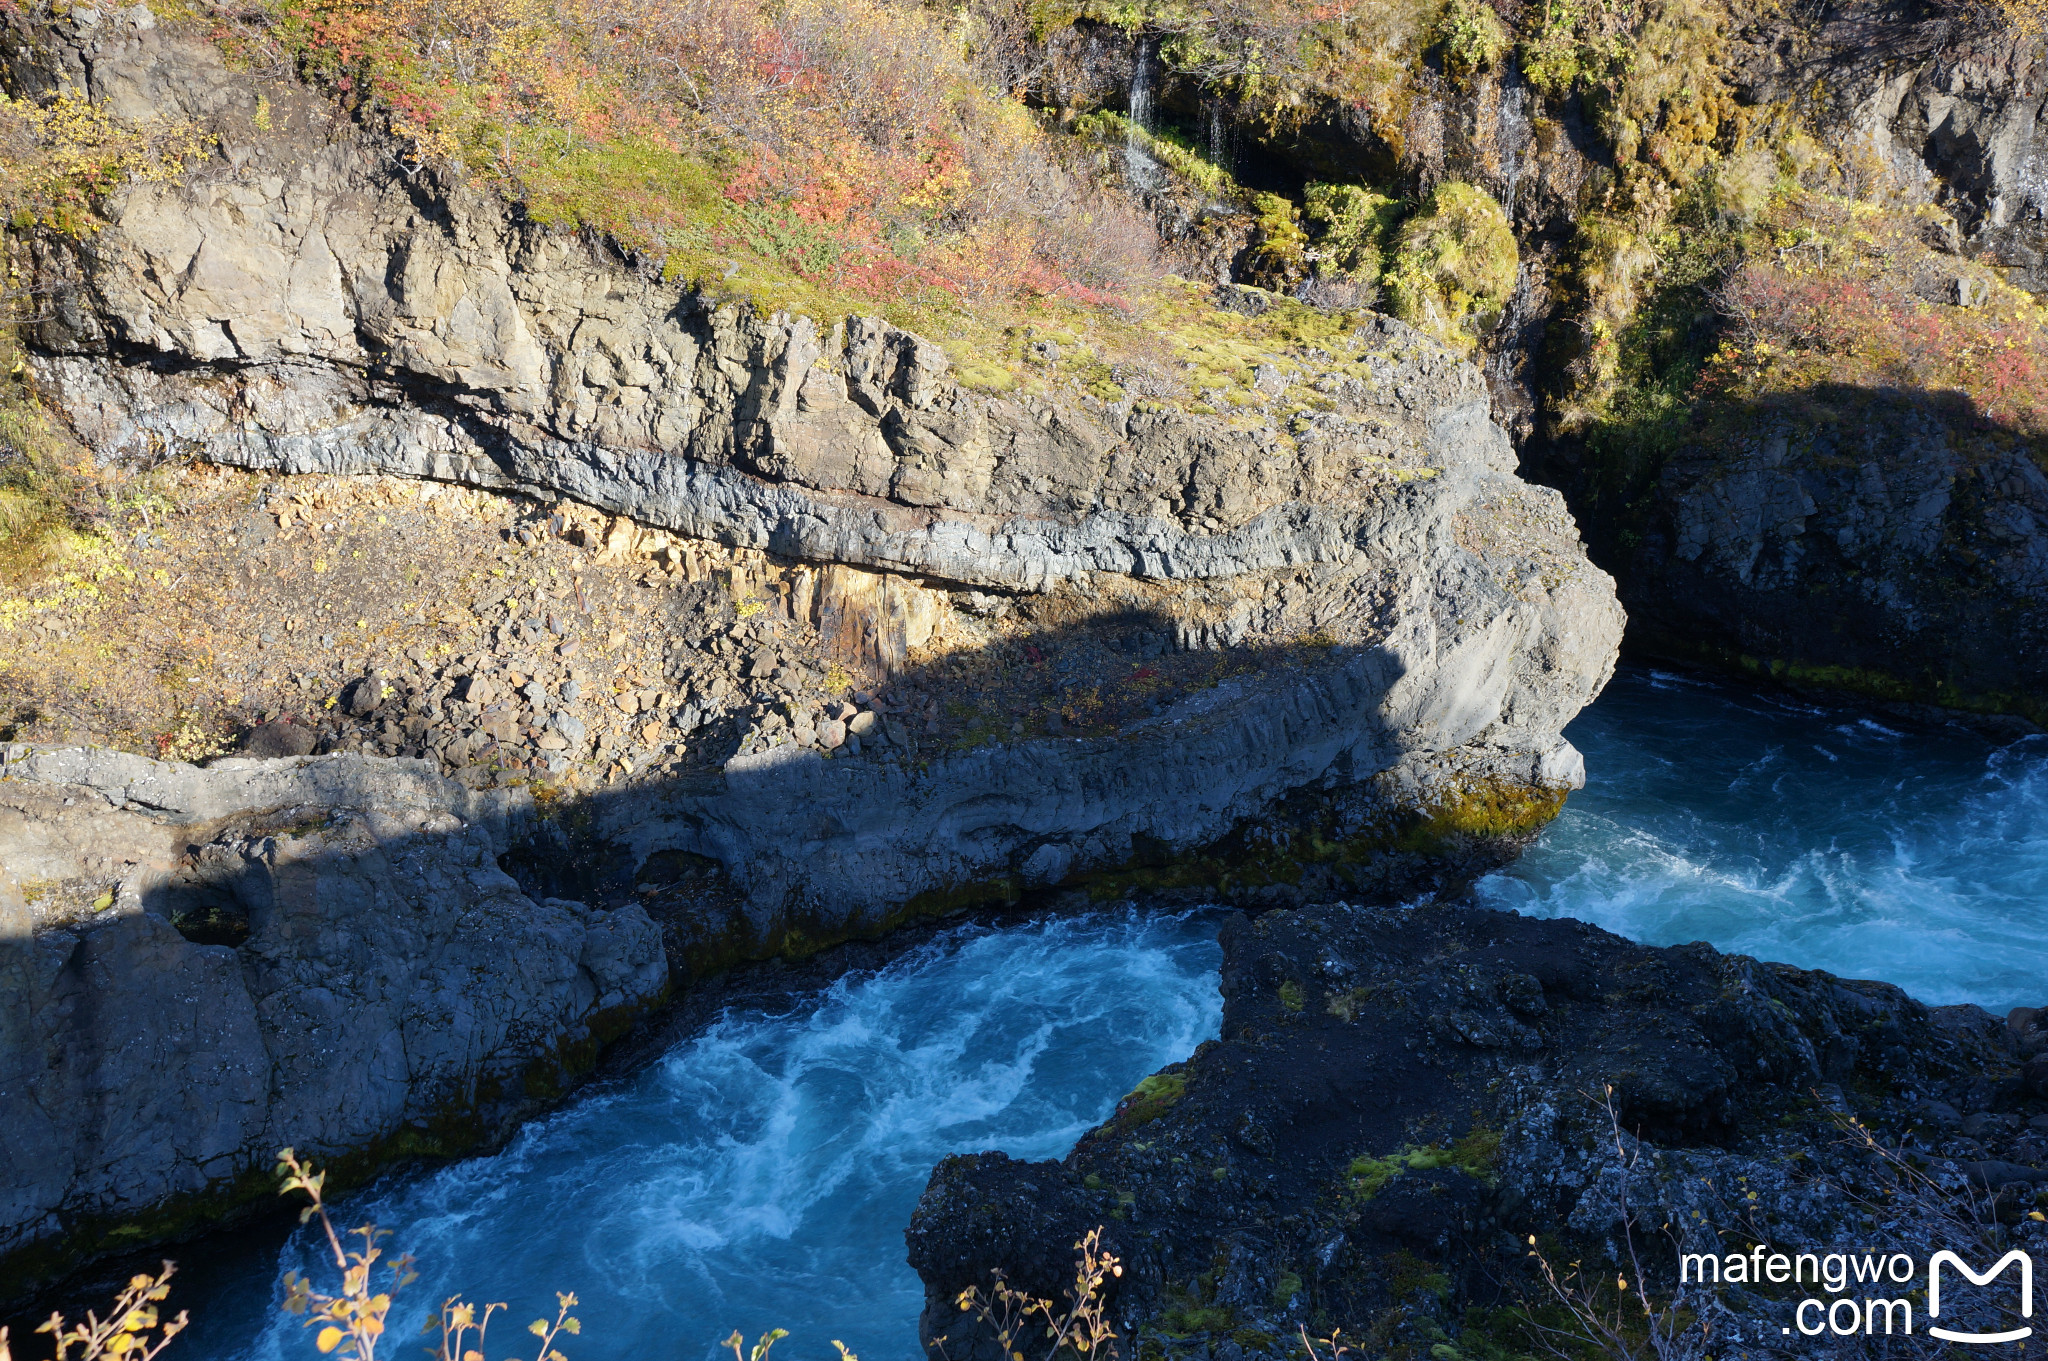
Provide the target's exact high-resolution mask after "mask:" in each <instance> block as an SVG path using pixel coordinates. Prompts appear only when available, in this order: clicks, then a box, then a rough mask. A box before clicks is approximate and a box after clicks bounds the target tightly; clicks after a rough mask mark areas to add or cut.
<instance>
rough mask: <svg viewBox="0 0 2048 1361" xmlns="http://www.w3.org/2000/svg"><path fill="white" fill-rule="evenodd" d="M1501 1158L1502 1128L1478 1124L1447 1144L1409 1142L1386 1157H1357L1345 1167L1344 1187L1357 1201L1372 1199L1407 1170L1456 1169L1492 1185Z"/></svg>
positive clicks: (1346, 1192)
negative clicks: (1496, 1166)
mask: <svg viewBox="0 0 2048 1361" xmlns="http://www.w3.org/2000/svg"><path fill="white" fill-rule="evenodd" d="M1499 1158H1500V1131H1499V1130H1497V1129H1493V1128H1491V1127H1489V1126H1486V1125H1477V1126H1474V1127H1473V1128H1472V1130H1471V1131H1470V1132H1468V1133H1467V1134H1465V1135H1464V1136H1463V1137H1462V1138H1460V1139H1458V1140H1456V1141H1455V1142H1453V1143H1450V1144H1448V1145H1445V1144H1410V1145H1408V1146H1407V1147H1406V1148H1403V1149H1401V1150H1399V1151H1398V1152H1394V1153H1390V1154H1388V1155H1387V1156H1386V1157H1384V1158H1370V1157H1365V1158H1354V1159H1352V1161H1351V1165H1350V1166H1349V1167H1348V1168H1346V1169H1345V1173H1344V1182H1343V1189H1344V1192H1345V1194H1347V1195H1349V1196H1351V1197H1352V1198H1354V1199H1357V1200H1371V1199H1372V1198H1373V1197H1374V1196H1376V1195H1378V1194H1379V1193H1380V1192H1381V1191H1383V1190H1385V1189H1386V1187H1387V1183H1388V1182H1391V1181H1392V1180H1393V1179H1394V1178H1396V1177H1398V1176H1400V1175H1401V1174H1402V1173H1404V1172H1410V1171H1416V1172H1430V1171H1435V1170H1437V1169H1439V1168H1456V1169H1457V1170H1458V1171H1460V1172H1463V1173H1465V1174H1466V1175H1467V1176H1469V1177H1473V1178H1476V1179H1477V1180H1479V1181H1482V1182H1485V1183H1486V1184H1487V1185H1489V1186H1490V1185H1492V1184H1493V1179H1494V1166H1495V1164H1496V1163H1497V1162H1498V1161H1499Z"/></svg>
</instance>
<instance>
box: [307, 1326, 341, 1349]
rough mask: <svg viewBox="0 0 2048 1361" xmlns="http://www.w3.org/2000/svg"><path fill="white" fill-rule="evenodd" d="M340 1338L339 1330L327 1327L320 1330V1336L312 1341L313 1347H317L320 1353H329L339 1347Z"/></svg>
mask: <svg viewBox="0 0 2048 1361" xmlns="http://www.w3.org/2000/svg"><path fill="white" fill-rule="evenodd" d="M341 1338H342V1332H341V1329H339V1328H336V1327H333V1326H332V1325H329V1326H328V1327H325V1328H322V1329H321V1330H320V1335H319V1336H318V1337H316V1338H314V1339H313V1345H314V1346H316V1347H318V1348H319V1349H320V1350H321V1352H322V1353H326V1352H331V1351H333V1350H334V1349H335V1348H336V1347H339V1346H340V1345H341Z"/></svg>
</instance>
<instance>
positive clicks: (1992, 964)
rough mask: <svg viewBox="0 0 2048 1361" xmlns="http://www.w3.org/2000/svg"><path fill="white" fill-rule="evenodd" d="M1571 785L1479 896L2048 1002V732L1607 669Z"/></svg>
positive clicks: (1948, 996)
mask: <svg viewBox="0 0 2048 1361" xmlns="http://www.w3.org/2000/svg"><path fill="white" fill-rule="evenodd" d="M1566 735H1567V736H1568V737H1569V738H1570V739H1571V740H1572V741H1573V742H1574V743H1575V744H1577V746H1578V747H1579V748H1580V750H1581V751H1583V752H1584V753H1585V756H1586V771H1587V785H1586V788H1585V789H1584V790H1582V791H1580V792H1579V793H1577V794H1574V795H1573V796H1572V798H1571V800H1570V802H1569V803H1568V804H1567V805H1566V808H1565V811H1564V814H1563V816H1561V817H1560V818H1559V819H1558V820H1557V821H1556V822H1555V823H1553V824H1552V825H1551V826H1550V827H1549V828H1548V829H1546V830H1545V832H1544V834H1543V836H1542V838H1541V839H1540V840H1539V841H1538V843H1537V844H1536V846H1534V847H1533V848H1532V849H1531V850H1530V851H1529V853H1528V854H1527V855H1525V856H1524V857H1523V858H1522V859H1521V860H1520V861H1518V862H1517V863H1516V864H1515V865H1514V866H1512V867H1511V868H1510V869H1508V870H1506V871H1504V872H1502V873H1500V874H1496V875H1493V876H1491V877H1489V878H1488V879H1486V880H1483V881H1481V883H1480V884H1479V885H1478V887H1477V888H1476V890H1475V896H1476V897H1477V899H1478V900H1479V901H1481V902H1484V903H1487V904H1490V905H1492V906H1496V907H1504V908H1511V909H1514V910H1516V911H1519V912H1526V913H1530V914H1532V915H1536V916H1547V917H1577V918H1580V919H1581V920H1584V921H1589V922H1593V923H1594V924H1596V925H1599V926H1604V927H1606V928H1607V929H1608V930H1610V931H1614V932H1616V933H1618V934H1620V935H1624V936H1628V937H1630V938H1632V939H1635V940H1640V941H1644V942H1647V943H1649V944H1653V945H1671V944H1676V943H1678V942H1681V941H1690V940H1705V941H1709V942H1711V943H1712V944H1713V945H1715V946H1717V947H1718V948H1720V949H1722V950H1728V951H1737V952H1740V953H1743V954H1751V955H1757V956H1760V957H1761V958H1764V959H1773V960H1782V961H1784V962H1786V963H1790V964H1797V965H1800V966H1803V967H1806V968H1818V969H1827V970H1829V971H1831V972H1833V973H1837V974H1841V975H1844V976H1847V977H1852V978H1877V979H1883V980H1885V981H1886V982H1890V983H1896V984H1898V985H1899V986H1901V987H1903V988H1905V989H1906V991H1908V992H1909V993H1911V994H1913V995H1914V996H1915V997H1918V998H1919V999H1921V1000H1922V1001H1925V1002H1931V1003H1949V1002H1976V1003H1978V1004H1980V1005H1983V1006H1986V1007H1989V1008H1992V1009H1994V1010H1998V1011H2003V1010H2005V1009H2006V1008H2008V1007H2012V1006H2018V1005H2029V1006H2039V1005H2041V1004H2042V1003H2043V1002H2044V1001H2048V991H2044V989H2048V985H2044V983H2043V981H2042V980H2043V978H2044V976H2048V738H2044V737H2029V738H2024V739H2022V740H2019V741H2014V742H1995V741H1991V740H1988V739H1986V738H1983V737H1980V736H1978V735H1976V734H1975V733H1972V732H1970V731H1969V730H1967V729H1965V728H1962V727H1959V726H1955V725H1945V724H1944V725H1923V724H1914V723H1907V722H1903V721H1895V720H1892V719H1888V718H1880V717H1875V716H1873V715H1872V714H1870V713H1869V712H1868V711H1864V710H1858V709H1848V708H1834V707H1828V706H1821V705H1815V704H1811V703H1807V702H1803V701H1801V700H1799V699H1797V698H1795V697H1791V696H1787V695H1782V694H1777V693H1772V692H1763V691H1754V690H1744V689H1737V688H1734V687H1730V686H1724V685H1720V684H1716V683H1714V682H1711V681H1706V680H1703V679H1699V678H1695V677H1690V676H1679V675H1673V674H1669V673H1666V672H1661V671H1653V670H1644V669H1634V668H1624V669H1623V670H1622V671H1621V673H1620V674H1618V675H1617V676H1616V677H1615V679H1614V681H1613V683H1612V684H1611V685H1609V687H1608V689H1607V691H1606V693H1605V694H1603V695H1602V696H1601V697H1600V699H1599V701H1598V702H1597V703H1596V704H1594V705H1593V706H1592V707H1591V708H1590V709H1588V710H1587V711H1586V712H1585V713H1583V714H1581V715H1580V716H1579V718H1578V720H1577V721H1576V722H1575V723H1574V724H1573V725H1572V726H1571V727H1570V728H1569V729H1567V732H1566Z"/></svg>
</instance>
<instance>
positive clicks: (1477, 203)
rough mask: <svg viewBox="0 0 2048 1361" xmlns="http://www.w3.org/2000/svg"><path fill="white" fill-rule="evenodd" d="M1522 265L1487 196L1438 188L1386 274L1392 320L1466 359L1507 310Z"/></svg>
mask: <svg viewBox="0 0 2048 1361" xmlns="http://www.w3.org/2000/svg"><path fill="white" fill-rule="evenodd" d="M1520 261H1521V252H1520V248H1519V247H1518V246H1517V245H1516V244H1515V232H1514V228H1513V227H1512V226H1511V225H1510V224H1509V222H1508V215H1507V213H1506V212H1505V211H1503V210H1502V208H1501V206H1500V204H1498V203H1496V202H1495V201H1494V200H1493V196H1492V195H1490V194H1488V193H1487V192H1486V191H1485V190H1484V189H1481V188H1478V187H1477V186H1475V185H1470V184H1460V183H1456V182H1452V183H1449V184H1445V185H1441V186H1439V187H1438V188H1437V190H1436V192H1435V193H1433V194H1431V195H1430V196H1429V201H1428V202H1427V203H1425V204H1424V205H1423V207H1422V210H1421V211H1420V212H1418V213H1416V214H1415V216H1414V217H1412V218H1410V219H1409V220H1408V221H1407V223H1406V224H1405V225H1403V226H1402V228H1401V233H1400V237H1399V241H1398V243H1397V245H1396V247H1395V251H1394V260H1393V263H1392V265H1391V266H1389V268H1388V270H1387V289H1388V291H1389V293H1390V294H1391V297H1392V301H1393V305H1394V314H1395V315H1396V316H1398V317H1400V318H1401V320H1403V321H1405V322H1407V323H1408V324H1409V325H1411V326H1414V327H1415V328H1416V329H1418V330H1421V331H1425V332H1427V333H1428V334H1430V335H1432V336H1435V337H1436V338H1437V339H1438V340H1441V341H1442V342H1443V343H1444V344H1446V345H1448V346H1449V347H1451V348H1452V349H1453V350H1456V351H1457V352H1458V353H1459V354H1470V353H1471V352H1472V349H1473V347H1474V346H1476V345H1477V344H1478V343H1479V337H1480V336H1482V335H1484V334H1485V333H1486V332H1487V331H1489V330H1491V329H1492V328H1493V326H1494V324H1495V323H1496V322H1497V321H1498V320H1499V319H1500V313H1501V309H1502V308H1504V307H1506V306H1507V301H1508V297H1509V295H1511V294H1512V293H1513V292H1514V288H1515V271H1516V269H1517V267H1518V266H1519V264H1520Z"/></svg>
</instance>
